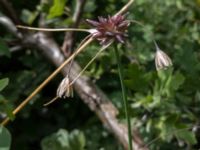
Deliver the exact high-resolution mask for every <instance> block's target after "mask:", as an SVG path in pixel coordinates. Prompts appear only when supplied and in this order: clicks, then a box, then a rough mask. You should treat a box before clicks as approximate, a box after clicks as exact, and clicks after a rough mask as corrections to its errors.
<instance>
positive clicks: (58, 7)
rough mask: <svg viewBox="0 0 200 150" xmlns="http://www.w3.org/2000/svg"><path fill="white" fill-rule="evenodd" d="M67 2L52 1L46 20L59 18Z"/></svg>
mask: <svg viewBox="0 0 200 150" xmlns="http://www.w3.org/2000/svg"><path fill="white" fill-rule="evenodd" d="M66 2H67V0H54V2H53V6H52V7H51V8H50V11H49V15H48V16H47V18H48V19H51V18H54V17H58V16H61V15H62V14H63V12H64V8H65V4H66Z"/></svg>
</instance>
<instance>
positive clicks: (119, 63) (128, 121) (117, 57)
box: [114, 45, 133, 150]
mask: <svg viewBox="0 0 200 150" xmlns="http://www.w3.org/2000/svg"><path fill="white" fill-rule="evenodd" d="M114 47H115V55H116V59H117V64H118V71H119V78H120V83H121V88H122V99H123V103H124V109H125V115H126V120H127V126H128V142H129V150H132V149H133V146H132V136H131V122H130V116H129V111H128V100H127V95H126V88H125V86H124V78H123V73H122V72H123V71H122V65H121V60H120V56H119V52H118V48H117V45H115V46H114Z"/></svg>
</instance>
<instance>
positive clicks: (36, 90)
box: [1, 38, 93, 125]
mask: <svg viewBox="0 0 200 150" xmlns="http://www.w3.org/2000/svg"><path fill="white" fill-rule="evenodd" d="M92 41H93V38H90V39H88V40H87V41H86V42H85V43H84V44H83V45H81V47H79V48H78V50H76V52H75V53H74V54H72V55H71V56H70V57H69V58H68V59H67V60H66V61H64V62H63V63H62V65H60V66H59V67H58V68H57V69H56V70H55V71H54V72H53V73H52V74H51V75H50V76H49V77H48V78H47V79H46V80H44V81H43V82H42V83H41V84H40V85H39V86H38V87H37V88H36V89H35V90H34V91H33V92H32V93H31V94H30V95H29V96H28V97H27V98H26V99H25V100H24V101H22V103H21V104H20V105H18V106H17V108H15V110H14V111H13V112H12V113H13V114H14V115H16V114H17V113H18V112H19V111H20V110H21V109H22V108H24V106H26V105H27V103H28V102H29V101H30V100H31V99H32V98H33V97H34V96H35V95H36V94H37V93H38V92H40V91H41V90H42V89H43V88H44V87H45V85H47V83H49V82H50V81H51V80H52V79H53V78H54V77H55V76H56V75H57V74H58V73H59V72H60V71H61V70H62V68H63V67H64V66H65V65H67V64H68V63H69V62H70V61H71V60H72V59H73V58H74V57H75V56H76V55H77V54H79V53H80V52H81V51H82V50H83V49H84V48H85V47H86V46H87V45H88V44H89V43H91V42H92ZM9 121H10V118H5V119H4V120H3V122H2V123H1V125H6V124H7V123H8V122H9Z"/></svg>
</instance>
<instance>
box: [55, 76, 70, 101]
mask: <svg viewBox="0 0 200 150" xmlns="http://www.w3.org/2000/svg"><path fill="white" fill-rule="evenodd" d="M57 97H59V98H66V97H73V88H72V85H71V84H70V80H69V76H68V75H67V76H66V77H65V78H64V79H63V80H62V81H61V83H60V85H59V86H58V89H57Z"/></svg>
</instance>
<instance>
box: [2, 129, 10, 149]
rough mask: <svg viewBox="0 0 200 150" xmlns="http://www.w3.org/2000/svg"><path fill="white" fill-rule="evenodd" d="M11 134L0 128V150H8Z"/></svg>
mask: <svg viewBox="0 0 200 150" xmlns="http://www.w3.org/2000/svg"><path fill="white" fill-rule="evenodd" d="M10 145H11V134H10V132H9V131H8V130H7V129H6V128H5V127H3V126H0V150H10Z"/></svg>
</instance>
